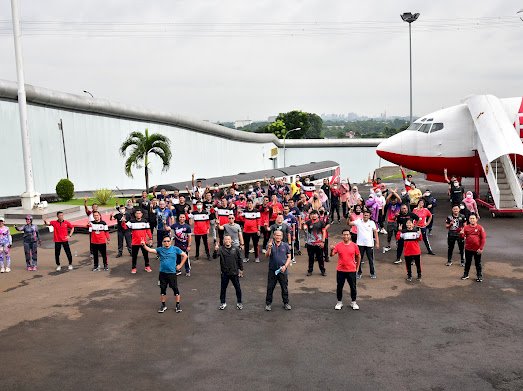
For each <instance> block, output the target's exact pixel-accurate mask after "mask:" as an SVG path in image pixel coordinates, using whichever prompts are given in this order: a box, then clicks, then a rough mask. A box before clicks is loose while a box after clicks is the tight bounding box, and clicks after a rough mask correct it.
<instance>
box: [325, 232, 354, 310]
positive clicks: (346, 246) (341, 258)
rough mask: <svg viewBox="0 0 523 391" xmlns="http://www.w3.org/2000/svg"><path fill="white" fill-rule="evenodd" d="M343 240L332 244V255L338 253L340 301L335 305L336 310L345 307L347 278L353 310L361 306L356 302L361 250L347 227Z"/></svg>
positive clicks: (337, 278) (337, 274)
mask: <svg viewBox="0 0 523 391" xmlns="http://www.w3.org/2000/svg"><path fill="white" fill-rule="evenodd" d="M342 238H343V241H342V242H339V243H338V244H336V246H331V247H330V249H331V254H330V255H331V257H333V256H334V254H338V266H337V267H336V282H337V286H336V296H337V298H338V302H337V303H336V306H335V307H334V309H335V310H341V309H342V308H343V302H342V301H341V300H342V297H343V286H344V285H345V280H347V282H348V283H349V286H350V297H351V300H352V301H351V303H350V306H351V307H352V309H353V310H358V309H360V307H359V306H358V304H356V271H357V270H358V269H359V267H360V261H361V256H360V250H359V248H358V245H357V244H356V243H354V242H353V241H352V240H351V237H350V229H349V228H345V229H344V230H343V231H342Z"/></svg>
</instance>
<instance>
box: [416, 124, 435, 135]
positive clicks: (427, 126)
mask: <svg viewBox="0 0 523 391" xmlns="http://www.w3.org/2000/svg"><path fill="white" fill-rule="evenodd" d="M431 126H432V124H431V123H426V124H423V125H422V126H421V128H419V132H423V133H428V132H429V131H430V127H431Z"/></svg>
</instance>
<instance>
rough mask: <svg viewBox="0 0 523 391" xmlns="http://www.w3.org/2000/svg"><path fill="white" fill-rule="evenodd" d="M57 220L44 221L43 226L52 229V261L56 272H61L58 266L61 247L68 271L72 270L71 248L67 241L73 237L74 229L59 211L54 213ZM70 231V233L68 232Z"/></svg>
mask: <svg viewBox="0 0 523 391" xmlns="http://www.w3.org/2000/svg"><path fill="white" fill-rule="evenodd" d="M56 217H57V220H54V221H51V222H48V221H47V220H44V224H45V225H50V226H51V227H53V240H54V259H55V261H56V271H58V272H59V271H60V270H62V266H60V252H61V251H62V247H63V248H64V251H65V255H67V260H68V261H69V267H68V269H69V270H73V255H72V254H71V248H70V247H69V239H70V238H71V236H73V233H74V227H73V225H72V224H71V223H70V222H69V221H66V220H64V212H62V211H59V212H57V213H56ZM69 230H70V231H69Z"/></svg>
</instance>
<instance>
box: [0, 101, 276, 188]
mask: <svg viewBox="0 0 523 391" xmlns="http://www.w3.org/2000/svg"><path fill="white" fill-rule="evenodd" d="M28 118H29V132H30V140H31V149H32V158H33V170H34V179H35V187H36V190H37V191H39V192H41V193H54V191H55V190H54V188H55V186H56V183H57V182H58V180H59V179H61V178H65V176H66V174H65V163H64V154H63V147H62V140H61V133H60V131H59V129H58V122H59V121H60V119H62V121H63V126H64V135H65V145H66V150H67V160H68V167H69V178H70V179H71V180H72V181H73V183H74V184H75V189H76V190H78V191H81V190H93V189H97V188H103V187H106V188H111V189H114V188H115V187H116V186H118V187H119V188H121V189H132V188H138V189H139V188H144V187H145V179H144V175H143V170H140V171H134V173H135V174H134V178H129V177H127V176H126V175H125V174H124V161H125V159H124V158H123V157H122V156H120V154H119V153H118V148H119V147H120V145H121V144H122V142H123V140H124V139H125V138H126V137H127V135H128V134H129V132H131V131H135V130H136V131H143V130H144V129H145V128H149V132H154V133H162V134H165V135H167V136H169V138H170V139H171V143H172V145H171V149H172V152H173V159H172V160H171V168H170V169H169V171H168V172H165V173H164V172H161V165H160V162H159V160H157V159H156V158H153V162H152V167H151V169H152V173H151V175H150V184H151V185H153V184H155V183H160V182H161V183H171V182H177V181H181V180H188V179H190V176H191V173H192V172H195V173H196V175H197V176H199V177H211V176H221V175H230V174H236V173H239V172H249V171H256V170H262V169H266V168H267V169H270V168H272V167H273V163H272V161H271V160H269V154H270V148H272V147H274V144H273V143H249V142H240V141H232V140H228V139H226V138H220V137H216V136H212V135H207V134H203V133H198V132H194V131H190V130H185V129H181V128H177V127H174V126H168V125H159V124H152V123H147V122H140V121H136V120H127V119H120V118H114V117H108V116H102V115H96V114H87V113H80V112H74V111H67V110H60V109H55V108H49V107H43V106H36V105H29V106H28ZM19 129H20V128H19V117H18V105H17V103H16V102H12V101H5V100H0V140H1V141H0V145H1V150H2V166H3V169H2V178H3V179H2V186H1V187H0V196H11V195H19V194H21V193H22V192H23V191H24V189H25V185H24V174H23V159H22V146H21V136H20V130H19Z"/></svg>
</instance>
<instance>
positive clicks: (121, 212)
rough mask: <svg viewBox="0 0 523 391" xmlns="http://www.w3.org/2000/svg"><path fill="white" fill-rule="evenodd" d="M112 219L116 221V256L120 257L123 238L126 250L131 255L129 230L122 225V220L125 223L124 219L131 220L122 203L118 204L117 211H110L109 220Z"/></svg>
mask: <svg viewBox="0 0 523 391" xmlns="http://www.w3.org/2000/svg"><path fill="white" fill-rule="evenodd" d="M113 219H115V220H116V222H117V225H116V228H117V232H118V254H117V255H116V258H120V257H121V256H122V252H123V241H124V238H125V244H126V247H127V251H129V255H131V230H128V229H126V230H124V229H123V227H122V222H123V223H125V222H126V221H130V220H131V214H130V213H128V212H127V211H126V208H125V206H124V205H120V206H119V207H118V213H116V214H115V215H113V214H112V213H111V220H113Z"/></svg>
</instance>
